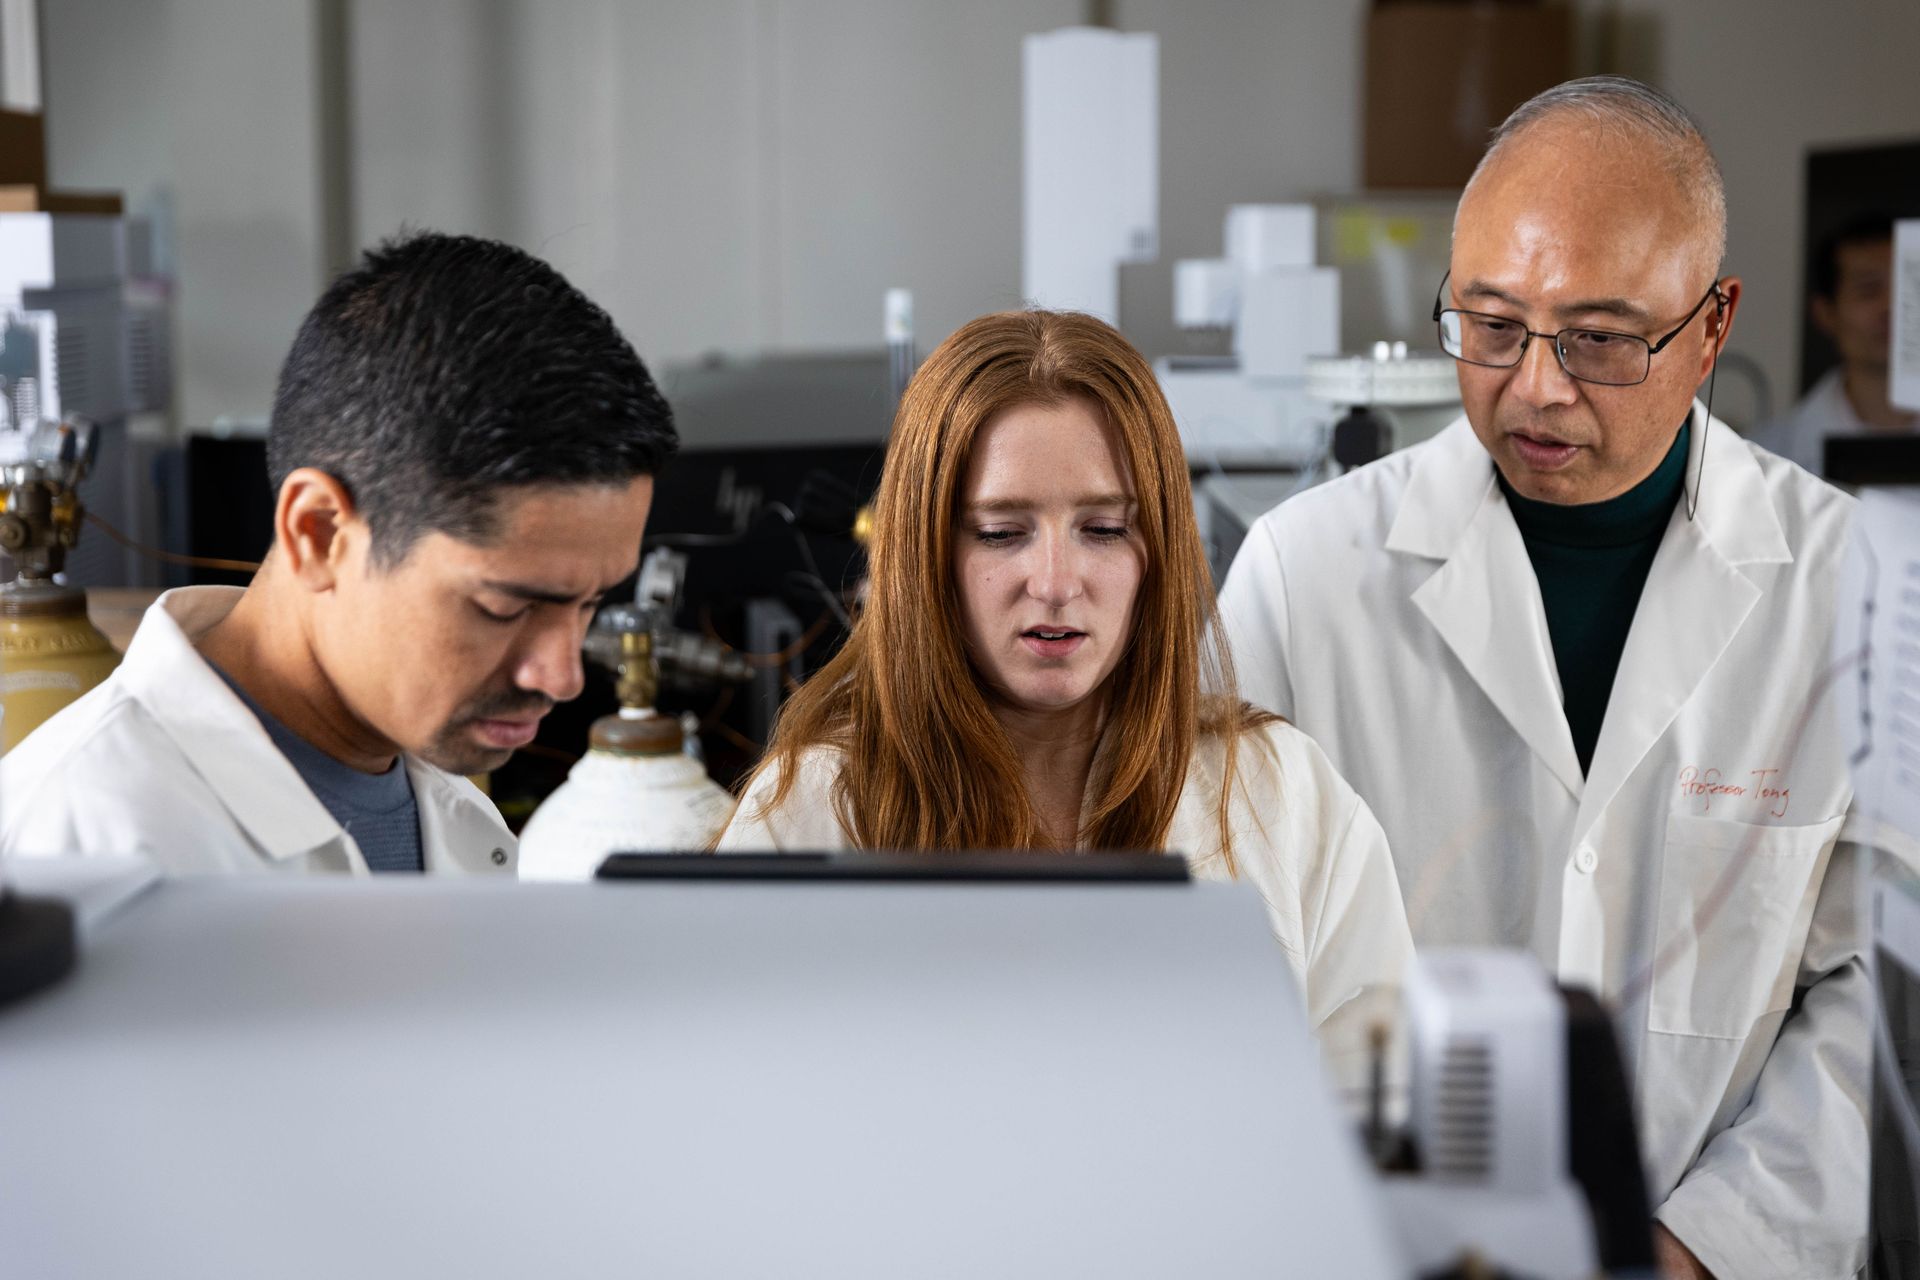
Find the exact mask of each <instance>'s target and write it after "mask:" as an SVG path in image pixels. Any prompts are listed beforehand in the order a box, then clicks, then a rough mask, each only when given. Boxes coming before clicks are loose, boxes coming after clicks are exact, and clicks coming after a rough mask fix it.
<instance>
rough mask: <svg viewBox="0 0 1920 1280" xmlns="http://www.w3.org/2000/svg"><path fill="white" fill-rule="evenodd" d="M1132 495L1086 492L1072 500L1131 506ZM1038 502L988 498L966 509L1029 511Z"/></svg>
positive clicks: (1086, 504)
mask: <svg viewBox="0 0 1920 1280" xmlns="http://www.w3.org/2000/svg"><path fill="white" fill-rule="evenodd" d="M1133 503H1134V499H1133V495H1131V494H1126V493H1088V494H1083V495H1081V496H1080V497H1078V498H1075V499H1074V500H1073V505H1074V506H1076V507H1131V506H1132V505H1133ZM1039 505H1040V504H1039V503H1037V502H1034V501H1032V500H1031V499H1028V498H989V499H987V500H986V501H985V502H969V503H967V504H966V509H967V510H968V511H980V512H992V511H1031V510H1033V509H1034V508H1035V507H1037V506H1039Z"/></svg>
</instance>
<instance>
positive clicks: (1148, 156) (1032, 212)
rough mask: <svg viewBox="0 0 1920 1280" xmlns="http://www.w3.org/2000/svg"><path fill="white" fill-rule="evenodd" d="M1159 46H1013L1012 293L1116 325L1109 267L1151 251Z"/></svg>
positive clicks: (1102, 35) (1051, 35)
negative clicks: (1016, 99)
mask: <svg viewBox="0 0 1920 1280" xmlns="http://www.w3.org/2000/svg"><path fill="white" fill-rule="evenodd" d="M1159 77H1160V42H1159V37H1157V36H1154V35H1151V34H1147V33H1143V32H1128V33H1122V32H1119V31H1110V30H1106V29H1104V28H1095V27H1068V28H1064V29H1062V30H1059V31H1049V32H1043V33H1040V34H1037V35H1030V36H1028V37H1026V39H1025V41H1024V42H1023V45H1022V82H1023V92H1024V98H1023V100H1022V127H1023V138H1024V145H1023V147H1022V161H1023V177H1022V184H1021V258H1020V264H1021V284H1020V293H1021V296H1022V297H1024V298H1025V299H1026V301H1027V303H1028V305H1030V306H1038V307H1048V308H1053V309H1057V310H1072V311H1085V312H1087V313H1089V314H1090V315H1095V316H1098V317H1100V318H1101V319H1102V320H1105V321H1106V322H1107V323H1108V324H1118V323H1119V321H1120V276H1119V269H1120V264H1121V263H1123V262H1151V261H1153V260H1154V258H1155V257H1157V256H1158V255H1159V252H1160V153H1159V145H1160V82H1159Z"/></svg>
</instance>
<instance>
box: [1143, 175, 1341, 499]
mask: <svg viewBox="0 0 1920 1280" xmlns="http://www.w3.org/2000/svg"><path fill="white" fill-rule="evenodd" d="M1314 219H1315V214H1314V208H1313V206H1312V205H1308V204H1280V205H1234V206H1232V207H1231V208H1229V209H1228V210H1227V214H1226V218H1225V220H1224V224H1223V226H1222V228H1221V240H1222V242H1223V243H1224V245H1225V248H1226V256H1225V257H1223V258H1204V259H1185V260H1182V261H1180V262H1177V263H1175V264H1174V319H1175V320H1176V321H1177V322H1178V323H1179V324H1180V325H1181V327H1183V328H1188V329H1218V328H1226V329H1230V330H1231V331H1232V342H1233V355H1232V356H1229V357H1221V356H1206V357H1189V356H1162V357H1161V358H1160V359H1158V360H1156V361H1154V373H1155V375H1156V376H1157V377H1158V378H1159V380H1160V387H1161V390H1162V391H1163V392H1164V393H1165V394H1166V397H1167V403H1168V406H1169V407H1170V408H1171V409H1172V410H1173V417H1174V421H1175V422H1176V423H1177V424H1178V425H1179V427H1180V436H1181V439H1182V441H1183V442H1184V443H1185V445H1186V450H1187V457H1188V458H1189V460H1190V461H1191V462H1192V463H1193V464H1194V465H1196V466H1206V467H1213V468H1215V469H1216V470H1224V469H1226V468H1229V467H1235V468H1249V467H1253V468H1276V467H1299V466H1302V465H1304V464H1305V463H1307V462H1308V461H1310V460H1311V459H1312V458H1314V457H1316V456H1317V455H1318V454H1319V453H1321V452H1322V451H1323V450H1324V448H1325V444H1326V433H1327V427H1328V425H1329V423H1330V421H1331V415H1330V414H1329V413H1328V411H1327V407H1326V405H1324V404H1323V403H1321V402H1320V401H1317V400H1315V399H1314V398H1313V397H1312V396H1311V395H1309V394H1308V391H1307V385H1306V372H1307V365H1308V361H1309V358H1310V357H1313V356H1321V355H1332V354H1334V353H1336V352H1338V351H1339V350H1340V273H1339V272H1338V271H1336V270H1334V269H1333V268H1331V267H1320V266H1316V265H1314V243H1315V231H1314V228H1315V221H1314Z"/></svg>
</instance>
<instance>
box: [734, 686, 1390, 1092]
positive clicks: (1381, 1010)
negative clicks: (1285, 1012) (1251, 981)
mask: <svg viewBox="0 0 1920 1280" xmlns="http://www.w3.org/2000/svg"><path fill="white" fill-rule="evenodd" d="M1225 757H1226V753H1225V750H1224V747H1223V744H1222V743H1221V741H1220V739H1219V738H1217V737H1211V736H1208V737H1203V738H1202V739H1201V741H1200V743H1199V744H1198V746H1197V747H1196V749H1195V751H1194V759H1193V762H1192V764H1191V766H1190V767H1189V769H1188V773H1187V781H1186V785H1185V787H1184V788H1183V789H1182V790H1181V792H1180V799H1179V801H1178V802H1177V803H1176V805H1175V808H1174V815H1173V822H1172V824H1171V826H1170V827H1169V828H1168V832H1167V848H1168V849H1169V850H1171V851H1174V852H1178V853H1181V854H1184V855H1185V856H1186V858H1187V862H1188V866H1189V868H1190V870H1191V871H1192V873H1193V874H1194V875H1195V876H1196V877H1197V878H1199V879H1203V880H1225V879H1229V878H1230V877H1229V874H1228V871H1227V866H1226V861H1225V859H1224V858H1222V856H1221V847H1220V822H1219V811H1218V807H1217V806H1218V805H1219V802H1220V786H1221V777H1220V775H1221V772H1222V767H1223V764H1224V762H1225ZM840 761H841V756H840V753H839V752H838V751H835V750H833V749H830V748H824V747H816V748H814V749H812V750H810V751H808V752H807V753H806V754H805V755H804V756H803V757H802V758H801V764H800V777H799V778H798V779H796V781H795V783H794V789H793V791H792V792H790V793H789V795H788V798H787V802H786V803H785V804H784V805H783V806H781V807H780V808H779V809H778V810H774V811H772V812H763V809H764V804H765V801H766V800H767V798H768V797H769V796H771V794H772V791H773V787H774V785H775V784H776V782H777V781H778V777H779V773H778V770H777V769H768V770H767V771H766V772H764V773H762V774H761V775H760V776H759V777H758V778H757V779H755V780H754V784H753V786H752V787H751V788H750V789H749V790H748V791H747V793H746V795H745V796H743V797H742V798H741V801H740V806H739V808H738V810H737V811H736V812H735V814H734V817H733V820H732V821H731V822H729V823H728V824H727V829H726V830H725V831H724V832H722V833H721V836H720V842H719V846H718V847H719V848H720V849H721V850H722V851H743V850H768V851H787V852H793V851H802V850H835V849H849V848H852V847H853V842H852V838H851V837H850V836H849V835H848V834H847V832H846V829H845V828H843V827H842V826H841V825H840V821H839V818H838V817H837V816H836V810H835V805H834V799H833V788H834V784H835V782H836V780H837V779H838V777H839V773H840ZM1235 776H1236V784H1235V787H1236V792H1237V795H1236V797H1235V801H1234V804H1233V807H1232V810H1231V812H1230V815H1229V818H1230V822H1231V826H1232V830H1233V840H1234V843H1233V856H1234V862H1235V863H1236V865H1237V866H1238V868H1239V871H1240V878H1241V879H1242V880H1243V881H1245V882H1247V883H1249V884H1251V885H1253V886H1254V887H1255V888H1256V889H1257V890H1258V891H1259V893H1260V896H1261V898H1262V899H1263V900H1264V901H1265V903H1266V907H1267V918H1268V921H1269V923H1270V924H1271V925H1272V928H1273V932H1274V935H1275V937H1277V938H1278V939H1279V941H1280V945H1281V948H1282V949H1283V950H1284V952H1285V953H1286V957H1287V962H1288V964H1289V965H1290V966H1291V967H1292V969H1293V974H1294V978H1295V980H1296V981H1297V982H1298V983H1299V984H1300V987H1301V989H1302V991H1303V992H1304V999H1305V1004H1306V1007H1307V1017H1308V1020H1309V1022H1310V1024H1311V1026H1312V1027H1313V1029H1314V1030H1315V1032H1316V1033H1317V1035H1318V1037H1319V1041H1320V1047H1321V1052H1322V1055H1323V1057H1324V1058H1325V1059H1326V1061H1327V1063H1328V1066H1329V1069H1330V1070H1331V1072H1332V1073H1333V1075H1334V1077H1335V1079H1336V1081H1337V1082H1339V1083H1340V1084H1341V1085H1342V1086H1343V1087H1348V1088H1351V1087H1356V1086H1357V1085H1358V1084H1359V1083H1360V1082H1362V1081H1363V1080H1364V1079H1365V1074H1366V1070H1365V1068H1366V1064H1367V1053H1368V1050H1367V1039H1368V1033H1369V1031H1370V1030H1371V1028H1372V1027H1373V1026H1374V1025H1375V1024H1378V1023H1385V1024H1387V1025H1392V1024H1393V1023H1394V1021H1395V1020H1396V1015H1397V1004H1398V998H1399V990H1400V983H1401V980H1402V977H1403V975H1404V974H1405V972H1406V965H1407V961H1408V959H1409V958H1410V956H1411V955H1412V952H1413V943H1412V939H1411V938H1410V936H1409V935H1408V933H1407V924H1406V912H1405V911H1404V909H1403V908H1402V907H1401V904H1400V889H1399V885H1398V882H1397V880H1396V879H1395V876H1394V873H1393V862H1392V859H1391V858H1390V856H1389V855H1388V853H1387V844H1386V837H1385V836H1384V835H1383V834H1382V833H1381V830H1380V824H1379V823H1378V822H1376V821H1375V820H1374V817H1373V814H1372V813H1371V812H1369V811H1368V809H1367V806H1366V804H1365V802H1364V801H1362V800H1361V799H1360V797H1359V796H1358V795H1356V794H1355V793H1354V790H1353V788H1352V787H1350V786H1348V785H1347V784H1346V782H1345V781H1344V780H1343V779H1342V778H1341V777H1340V775H1339V774H1338V773H1336V772H1335V771H1334V768H1333V766H1332V765H1331V764H1330V763H1329V762H1328V760H1327V757H1326V754H1325V753H1324V752H1322V751H1321V750H1320V748H1319V747H1317V746H1315V745H1314V743H1313V741H1312V740H1311V739H1309V738H1308V737H1307V736H1306V735H1305V734H1303V733H1301V732H1300V731H1299V730H1297V729H1295V728H1293V727H1292V726H1291V725H1286V724H1272V725H1268V726H1266V727H1264V728H1262V729H1260V730H1257V731H1255V732H1253V733H1251V734H1249V735H1248V736H1247V737H1246V738H1245V739H1243V745H1242V747H1241V748H1240V750H1239V751H1238V752H1236V753H1235Z"/></svg>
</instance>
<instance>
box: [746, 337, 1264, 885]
mask: <svg viewBox="0 0 1920 1280" xmlns="http://www.w3.org/2000/svg"><path fill="white" fill-rule="evenodd" d="M1070 397H1084V398H1086V399H1087V400H1089V401H1091V402H1092V403H1093V404H1094V405H1096V406H1098V408H1099V410H1100V412H1101V414H1102V416H1103V417H1104V419H1105V421H1106V422H1107V424H1108V425H1109V426H1110V427H1111V429H1112V430H1113V431H1114V434H1115V435H1116V436H1117V438H1118V443H1119V446H1120V450H1121V454H1122V456H1123V457H1124V458H1125V459H1126V463H1127V466H1128V469H1129V472H1130V475H1131V478H1132V481H1133V486H1134V491H1135V497H1136V499H1137V501H1138V503H1139V518H1138V526H1137V527H1138V530H1139V535H1140V539H1141V543H1142V546H1143V548H1144V550H1145V560H1146V568H1145V574H1144V576H1143V578H1142V580H1141V583H1140V587H1139V591H1138V595H1137V597H1136V604H1135V620H1134V625H1133V635H1132V639H1131V641H1130V643H1129V645H1128V647H1127V650H1126V652H1125V653H1124V654H1123V655H1122V657H1121V659H1120V662H1119V665H1118V666H1116V667H1115V668H1114V671H1113V673H1112V675H1111V676H1110V677H1109V679H1108V686H1107V697H1108V705H1107V715H1106V720H1105V727H1104V729H1103V731H1102V732H1103V741H1102V744H1101V761H1102V767H1101V768H1100V769H1099V770H1098V772H1097V773H1096V776H1095V777H1094V779H1093V780H1092V781H1091V783H1090V786H1091V787H1092V788H1093V789H1094V792H1095V794H1093V795H1092V796H1091V797H1090V803H1089V804H1088V805H1087V806H1086V820H1085V825H1084V827H1083V828H1082V829H1081V831H1080V833H1079V844H1080V845H1081V846H1082V847H1086V848H1093V849H1159V848H1163V847H1164V846H1165V843H1166V837H1167V829H1168V827H1169V825H1170V824H1171V823H1172V821H1173V814H1174V808H1175V806H1176V805H1177V804H1178V802H1179V799H1180V792H1181V788H1182V787H1183V786H1184V784H1185V782H1186V777H1187V769H1188V764H1189V762H1190V761H1191V759H1192V756H1193V752H1194V746H1195V743H1196V741H1197V740H1198V738H1199V736H1200V735H1201V734H1202V733H1218V734H1221V735H1222V736H1223V737H1224V738H1225V747H1226V752H1227V755H1226V767H1225V770H1224V773H1223V777H1222V783H1223V785H1222V787H1221V794H1220V801H1219V821H1220V833H1221V847H1222V848H1223V849H1224V850H1226V851H1227V856H1228V858H1229V860H1231V858H1232V839H1231V830H1230V826H1229V822H1228V801H1229V797H1230V796H1231V793H1232V790H1233V783H1234V779H1235V774H1234V755H1235V748H1236V745H1237V740H1238V738H1239V736H1240V734H1241V732H1242V730H1244V729H1246V728H1248V727H1250V726H1251V725H1253V724H1255V723H1259V722H1262V721H1266V720H1270V719H1272V717H1271V716H1267V715H1265V714H1264V713H1261V712H1258V711H1255V710H1254V709H1252V708H1250V707H1246V706H1244V705H1243V704H1242V703H1241V702H1240V701H1239V700H1238V698H1237V697H1235V696H1234V695H1233V693H1232V689H1233V683H1232V672H1231V664H1230V662H1229V660H1228V658H1227V655H1226V652H1225V650H1224V648H1222V647H1220V646H1219V645H1218V643H1217V642H1216V641H1215V640H1214V639H1213V634H1212V632H1213V627H1212V623H1213V613H1214V610H1213V582H1212V576H1211V573H1210V571H1209V569H1208V567H1207V560H1206V554H1205V552H1204V550H1203V548H1202V546H1201V541H1200V532H1199V529H1198V527H1197V526H1196V525H1195V523H1194V514H1193V500H1192V493H1191V488H1190V483H1189V480H1188V476H1187V467H1186V456H1185V453H1184V450H1183V449H1182V446H1181V442H1180V433H1179V431H1178V429H1177V428H1176V427H1175V425H1174V421H1173V414H1172V411H1171V410H1169V409H1168V407H1167V401H1166V397H1165V396H1164V395H1162V394H1161V391H1160V386H1159V383H1158V382H1157V381H1156V380H1155V378H1154V376H1153V370H1152V369H1151V368H1149V367H1148V365H1147V363H1146V361H1145V360H1144V359H1142V358H1141V356H1140V353H1139V352H1137V351H1135V350H1134V349H1133V347H1132V345H1131V344H1129V343H1128V342H1127V340H1126V339H1125V338H1123V337H1121V336H1120V334H1119V333H1118V332H1117V331H1115V330H1114V329H1113V328H1112V327H1111V326H1110V325H1107V324H1105V323H1103V322H1101V321H1099V320H1097V319H1094V318H1093V317H1091V316H1086V315H1079V314H1075V313H1070V312H1049V311H1007V312H1001V313H999V314H996V315H988V316H982V317H980V318H979V319H977V320H974V321H972V322H971V323H968V324H966V325H963V326H962V327H961V328H960V329H958V330H956V331H955V332H954V333H953V335H952V336H951V337H949V338H948V339H947V340H946V341H945V342H943V343H941V344H940V345H939V347H937V348H936V349H935V350H934V351H933V353H932V354H931V355H929V356H928V357H927V360H926V363H925V364H923V365H922V366H921V367H920V370H919V372H917V373H916V374H915V375H914V377H913V380H912V382H911V383H909V384H908V386H907V389H906V394H905V395H904V396H903V397H902V399H901V402H900V409H899V412H898V413H897V414H896V415H895V417H894V422H893V434H892V438H891V440H890V441H889V443H888V447H887V461H886V467H885V470H884V472H883V474H882V476H881V480H880V489H879V493H878V495H877V497H876V498H875V503H874V536H873V540H872V543H871V545H870V546H869V549H868V550H869V567H870V575H869V584H868V597H867V603H866V606H865V608H864V609H863V611H862V613H861V615H860V617H859V619H858V620H857V622H856V623H855V625H854V628H853V633H852V635H851V636H850V637H849V638H848V640H847V643H846V645H845V646H844V647H843V648H842V649H841V650H840V652H839V653H838V654H837V655H835V657H834V658H833V660H832V661H830V662H829V663H828V664H827V665H826V666H825V667H824V668H822V669H821V670H820V672H819V673H818V674H816V675H815V676H814V677H813V678H812V679H811V680H809V681H808V682H807V683H806V684H805V685H804V686H802V687H801V688H800V689H799V690H798V691H797V692H796V693H795V694H794V695H793V696H792V697H791V698H790V699H789V700H788V701H787V704H786V706H785V708H784V709H783V710H782V712H781V715H780V720H779V724H778V726H777V728H776V730H775V732H774V735H773V741H772V742H771V743H770V744H769V746H768V750H767V754H766V757H765V759H763V760H762V761H761V763H760V766H759V769H758V770H756V775H757V773H758V772H759V771H760V770H765V769H769V768H777V769H778V770H779V775H778V781H777V784H776V786H775V788H774V790H773V793H772V794H771V795H770V796H769V797H768V800H767V804H768V806H769V807H770V808H777V807H779V806H780V805H781V804H783V803H785V801H786V800H787V798H788V796H789V794H790V793H791V791H792V787H793V783H794V779H795V778H796V777H797V776H798V772H799V762H800V757H801V755H802V753H804V752H806V751H807V750H808V749H809V748H812V747H817V746H827V747H833V748H837V749H838V750H839V751H840V752H841V753H842V754H843V757H844V759H843V761H842V763H841V767H840V771H839V776H838V782H837V783H836V786H835V794H834V802H835V805H836V807H837V811H838V817H839V819H840V821H841V823H842V825H844V826H845V827H846V829H847V831H848V833H849V834H850V835H851V836H852V838H853V842H854V843H855V844H856V845H858V846H860V847H862V848H870V849H1023V848H1034V847H1042V846H1044V845H1045V844H1046V840H1045V836H1044V831H1043V827H1042V824H1041V822H1040V819H1039V815H1038V814H1037V813H1036V811H1035V809H1034V807H1033V804H1032V803H1031V801H1030V800H1029V798H1028V793H1027V788H1026V783H1025V780H1024V775H1023V773H1022V771H1021V767H1020V761H1019V757H1018V756H1017V755H1016V753H1015V751H1014V747H1013V743H1012V741H1011V740H1010V739H1009V738H1008V737H1007V734H1006V732H1005V730H1004V729H1002V728H1001V725H1000V722H999V720H998V719H996V718H995V716H994V714H993V711H992V710H991V708H990V707H989V705H988V702H987V698H986V696H985V695H984V693H983V692H982V689H981V685H980V681H979V678H978V676H977V674H976V672H975V670H974V668H973V666H972V664H971V662H970V660H969V659H968V656H967V652H966V648H965V644H964V641H963V639H962V637H963V635H964V629H963V625H962V621H961V613H960V600H959V593H958V588H957V585H956V583H955V579H954V546H953V540H954V534H955V523H956V518H957V514H958V512H957V506H958V503H959V500H960V487H961V483H962V480H963V478H964V476H965V474H966V468H967V463H968V458H969V455H970V452H971V450H972V447H973V442H974V438H975V437H976V436H977V435H978V433H979V432H980V430H981V428H982V427H983V426H985V425H986V424H987V423H988V422H990V421H992V420H993V419H994V418H995V417H996V416H997V415H999V414H1000V413H1002V412H1003V411H1005V410H1007V409H1009V408H1012V407H1014V406H1016V405H1025V404H1045V405H1052V404H1058V403H1060V402H1061V401H1063V400H1066V399H1068V398H1070ZM1203 666H1204V667H1207V668H1210V669H1208V670H1204V671H1203ZM1208 689H1211V690H1212V692H1207V690H1208ZM751 781H752V780H751V779H749V780H748V784H747V785H751Z"/></svg>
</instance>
